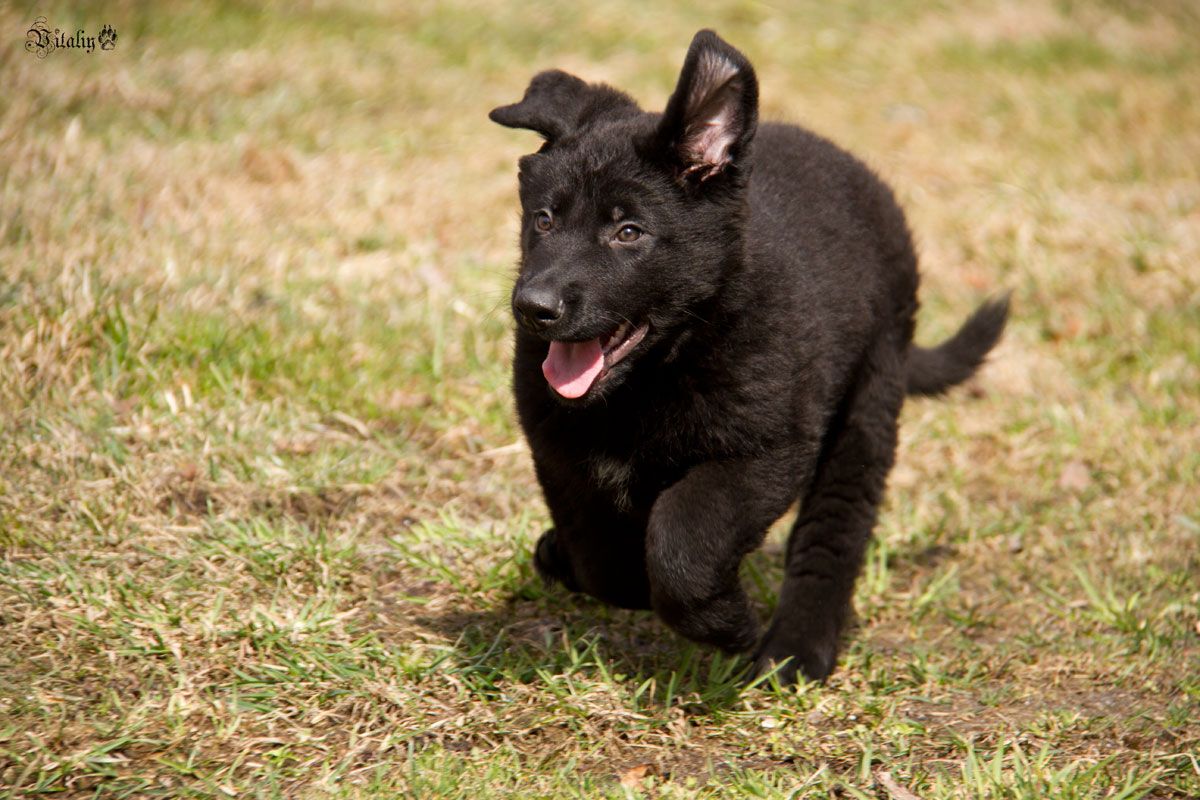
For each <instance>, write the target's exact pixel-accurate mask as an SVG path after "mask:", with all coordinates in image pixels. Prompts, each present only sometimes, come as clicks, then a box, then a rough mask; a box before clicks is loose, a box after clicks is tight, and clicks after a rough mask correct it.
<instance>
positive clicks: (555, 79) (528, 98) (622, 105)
mask: <svg viewBox="0 0 1200 800" xmlns="http://www.w3.org/2000/svg"><path fill="white" fill-rule="evenodd" d="M629 110H633V111H636V110H637V104H636V103H634V102H633V100H631V99H630V98H629V96H628V95H625V94H624V93H622V92H619V91H617V90H616V89H613V88H611V87H609V86H603V85H598V84H588V83H584V82H583V81H581V80H580V79H579V78H576V77H575V76H574V75H568V74H567V73H565V72H563V71H562V70H557V69H552V70H548V71H546V72H541V73H538V74H537V75H535V76H534V78H533V80H532V81H530V82H529V88H528V89H526V90H525V96H524V97H523V98H522V99H521V102H519V103H513V104H512V105H508V106H500V107H499V108H494V109H492V112H491V113H490V114H488V117H489V118H490V119H491V120H492V122H498V123H500V124H501V125H504V126H506V127H509V128H528V129H529V130H531V131H537V132H538V133H540V134H541V135H542V137H543V138H544V139H545V140H546V141H547V143H550V144H553V142H554V141H555V140H557V139H561V138H562V137H563V136H566V135H568V134H570V133H574V132H575V131H577V130H578V129H579V128H581V127H582V126H583V125H585V124H586V123H587V122H589V121H590V120H591V119H592V118H594V117H596V116H599V115H601V114H610V113H614V112H620V111H629Z"/></svg>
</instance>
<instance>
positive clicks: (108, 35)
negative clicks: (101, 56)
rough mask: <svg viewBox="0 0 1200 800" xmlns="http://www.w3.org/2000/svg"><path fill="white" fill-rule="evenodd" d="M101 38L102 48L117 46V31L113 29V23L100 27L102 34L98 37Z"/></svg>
mask: <svg viewBox="0 0 1200 800" xmlns="http://www.w3.org/2000/svg"><path fill="white" fill-rule="evenodd" d="M97 38H99V40H100V49H101V50H112V49H113V48H114V47H116V46H117V32H116V31H115V30H113V27H112V26H111V25H105V26H104V27H103V28H101V29H100V35H99V36H98V37H97Z"/></svg>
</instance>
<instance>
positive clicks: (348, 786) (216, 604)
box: [0, 0, 1200, 800]
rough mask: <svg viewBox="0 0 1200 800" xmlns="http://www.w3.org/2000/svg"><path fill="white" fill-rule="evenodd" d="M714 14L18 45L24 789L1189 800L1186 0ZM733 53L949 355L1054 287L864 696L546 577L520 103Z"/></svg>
mask: <svg viewBox="0 0 1200 800" xmlns="http://www.w3.org/2000/svg"><path fill="white" fill-rule="evenodd" d="M684 5H685V4H668V5H666V6H662V5H659V6H648V5H646V4H633V3H628V2H620V3H617V4H616V5H604V6H588V5H580V4H578V3H565V2H557V1H555V2H550V3H547V4H542V5H541V6H539V7H537V8H536V9H535V8H525V7H522V6H518V5H509V6H496V5H494V4H484V3H475V2H470V1H469V0H458V1H457V2H445V3H434V4H424V5H421V4H411V3H400V4H394V5H389V4H366V5H363V4H358V5H350V4H344V3H333V4H316V5H313V4H299V5H296V4H292V5H287V4H281V3H265V4H244V3H233V2H220V3H205V2H198V1H196V2H179V3H172V4H170V5H169V7H165V6H153V5H150V4H145V3H137V2H113V3H98V4H69V5H68V4H56V5H49V6H45V5H43V6H34V5H30V4H23V5H21V6H20V7H17V8H14V7H10V6H6V7H4V8H3V9H0V29H2V30H4V31H8V34H7V35H9V36H10V38H11V41H12V42H13V43H14V46H12V47H9V48H5V49H0V68H3V71H4V76H5V92H4V99H3V101H0V163H3V164H4V165H5V168H4V169H3V170H0V797H12V798H14V799H15V798H21V800H25V799H26V798H39V797H71V798H75V797H78V798H85V797H86V798H101V797H103V798H108V797H114V798H116V797H122V798H124V797H128V798H135V797H136V798H153V797H163V798H167V797H170V798H214V800H215V799H216V798H229V797H254V798H326V797H331V798H355V799H358V798H364V799H365V798H382V797H388V798H392V797H412V798H430V797H435V798H455V797H464V798H465V797H470V798H500V797H546V798H559V797H563V798H571V797H578V798H585V797H586V798H591V797H611V798H631V797H656V798H742V797H761V798H788V799H789V800H791V799H793V798H795V799H796V800H799V798H809V797H813V798H834V797H837V798H847V797H853V798H875V797H881V796H882V797H888V798H891V800H903V792H904V791H905V790H907V791H909V792H911V793H915V794H916V795H917V796H918V797H920V798H922V800H948V799H950V798H955V799H957V798H971V799H972V800H975V799H979V800H983V799H985V798H986V799H988V800H990V799H991V798H997V799H999V798H1005V799H1006V800H1007V799H1008V798H1012V799H1013V800H1026V799H1027V798H1028V799H1032V798H1055V799H1056V800H1058V799H1059V798H1080V799H1081V800H1082V799H1084V798H1086V799H1088V800H1092V799H1093V798H1094V799H1095V800H1100V799H1101V798H1122V800H1133V799H1134V798H1142V797H1146V798H1155V799H1156V800H1185V799H1187V798H1194V797H1197V796H1200V756H1198V755H1197V754H1198V753H1200V723H1197V720H1198V719H1200V678H1198V677H1197V676H1198V675H1200V555H1198V553H1200V550H1198V549H1197V543H1198V542H1200V480H1197V476H1198V475H1200V267H1198V266H1197V265H1198V264H1200V137H1198V136H1197V133H1196V132H1197V131H1200V88H1198V87H1200V48H1198V46H1197V42H1200V17H1198V16H1197V14H1196V11H1195V9H1194V8H1193V4H1191V3H1188V2H1183V1H1182V0H1180V1H1179V2H1166V3H1154V4H1149V3H1140V2H1119V3H1118V2H1107V1H1106V0H1072V2H1069V3H1055V2H1038V1H1037V0H1028V1H1026V0H1022V2H1020V3H1017V4H1007V5H1004V6H998V5H995V4H990V3H983V2H973V3H967V4H966V5H963V4H946V3H942V4H935V5H930V4H922V3H914V2H907V1H906V0H904V1H898V2H894V3H888V4H885V5H880V4H878V3H858V2H855V3H841V4H828V3H815V2H802V3H799V4H793V5H791V6H788V7H787V9H786V10H784V9H783V8H782V7H774V6H769V5H765V4H761V3H755V2H733V3H704V4H700V5H699V6H697V5H696V4H689V5H687V7H686V8H685V7H684ZM38 15H45V16H46V17H47V18H48V20H49V22H50V24H51V26H52V27H59V28H63V29H67V30H73V29H77V28H82V29H84V30H87V31H89V32H90V33H93V34H94V33H95V32H96V31H98V29H99V28H100V27H101V26H102V25H104V24H111V25H112V26H113V27H114V28H115V29H116V30H117V31H118V34H119V37H120V38H119V40H118V45H117V48H116V49H115V50H114V51H111V52H97V53H93V54H86V53H78V52H71V51H66V50H59V51H55V52H53V53H51V54H50V55H49V56H48V57H47V58H46V59H44V60H39V59H37V58H35V57H34V56H33V55H31V54H30V53H27V52H25V51H24V49H23V45H21V44H20V42H21V41H22V32H23V31H24V30H25V29H26V28H27V26H28V25H29V24H30V23H31V22H32V20H33V19H34V18H35V17H36V16H38ZM702 26H711V27H714V28H716V29H717V30H718V31H719V32H721V33H722V34H723V35H725V36H726V37H727V38H729V39H730V40H731V41H733V42H734V43H735V44H736V45H738V46H739V47H742V48H743V49H744V50H745V51H746V52H747V54H748V55H749V56H750V58H751V59H752V60H753V61H754V63H755V64H756V66H757V67H758V70H759V79H760V84H761V93H762V103H763V110H764V114H765V115H766V116H768V117H773V118H783V119H788V120H792V121H797V122H801V123H803V124H806V125H809V126H811V127H813V128H814V129H816V130H817V131H818V132H820V133H822V134H825V135H828V136H830V137H832V138H833V139H835V140H836V141H838V142H841V143H843V144H845V145H846V146H848V147H851V148H852V149H853V150H854V151H855V152H856V153H858V154H859V155H861V156H862V157H864V158H865V159H866V160H867V161H868V162H869V163H870V164H871V165H872V166H874V167H875V168H876V169H878V170H879V171H880V172H881V173H882V174H883V175H884V177H885V178H886V179H887V180H888V181H889V182H890V183H891V184H892V185H893V186H894V187H895V189H896V191H897V194H898V196H899V197H900V198H901V200H902V202H903V204H904V205H905V207H906V209H907V211H908V214H909V218H910V222H911V225H912V228H913V230H914V231H915V233H916V236H917V239H918V242H919V245H920V250H921V253H922V271H923V275H924V284H923V290H922V301H923V309H922V312H921V316H920V325H919V332H918V336H919V338H920V340H921V341H923V342H929V341H935V340H937V339H938V338H939V337H944V336H946V335H947V334H948V333H950V332H951V331H952V330H953V329H954V328H955V327H956V325H957V324H958V323H959V322H960V321H961V319H962V318H963V317H964V316H965V314H966V313H967V312H968V310H969V309H970V308H971V307H973V304H974V303H976V302H978V300H979V299H980V298H982V297H983V296H985V295H987V294H989V293H995V292H998V291H1002V290H1006V289H1011V290H1013V291H1014V300H1013V308H1014V317H1013V320H1012V324H1011V326H1010V329H1009V332H1008V334H1007V335H1006V338H1005V341H1004V343H1003V344H1002V346H1001V348H1000V350H999V351H998V353H997V354H996V356H995V357H994V358H993V359H992V361H991V363H990V364H989V366H988V367H987V368H986V369H985V370H984V371H983V372H982V373H981V375H980V377H979V378H978V379H976V380H975V381H974V382H973V383H972V384H971V385H970V386H969V387H968V388H967V389H966V390H960V391H958V392H957V393H955V394H954V395H953V396H952V397H951V398H949V400H948V401H927V400H915V401H913V402H911V403H910V404H909V405H908V406H907V407H906V409H905V411H904V416H903V421H902V422H903V434H902V437H903V440H902V444H901V449H900V453H899V457H898V464H897V468H896V470H895V472H894V474H893V476H892V480H891V486H890V489H889V493H888V498H887V501H886V504H885V507H884V509H883V511H882V514H881V519H880V523H879V526H878V529H877V531H876V538H875V541H874V542H873V544H872V546H871V550H870V552H869V554H868V559H867V564H866V566H865V568H864V573H863V577H862V580H861V581H860V583H859V587H858V592H857V597H856V609H857V614H858V624H857V626H856V628H855V630H854V631H853V634H852V636H851V637H850V638H849V639H848V641H847V643H846V647H845V651H844V653H843V656H842V659H841V665H840V667H839V670H838V672H837V673H836V674H835V675H834V677H833V678H832V679H831V680H830V682H829V684H828V685H826V686H809V685H805V686H800V687H787V688H784V687H779V686H778V685H776V684H774V683H772V682H771V681H766V682H764V683H763V684H761V685H759V686H756V687H754V688H751V689H748V690H747V689H743V687H742V679H743V678H742V668H743V667H744V664H743V663H742V662H741V661H739V660H737V659H732V658H728V657H725V656H722V655H720V654H717V653H713V652H711V651H708V650H706V649H704V648H700V647H697V646H694V645H691V644H689V643H687V642H684V641H682V640H680V639H678V638H677V637H675V636H674V635H673V634H671V633H670V632H669V631H668V630H667V629H665V628H664V627H663V626H662V625H661V624H660V623H658V622H657V621H656V620H654V619H653V618H652V617H650V616H649V615H646V614H641V613H633V612H627V611H619V610H614V609H609V608H606V607H603V606H601V605H599V604H596V603H593V602H591V601H589V600H587V599H583V598H576V597H570V596H567V595H566V594H564V593H563V592H561V591H560V590H558V589H554V588H548V587H546V586H543V585H542V583H541V581H540V580H539V579H538V578H537V577H536V576H535V574H534V572H533V570H532V567H531V564H530V558H529V549H530V546H531V544H532V543H533V542H534V541H535V540H536V537H537V535H538V534H539V533H540V532H541V531H542V529H543V528H544V527H545V525H546V524H547V515H546V511H545V508H544V506H543V505H542V502H541V499H540V496H539V493H538V489H537V485H536V481H535V479H534V476H533V471H532V467H531V464H530V460H529V457H528V454H527V452H526V451H525V449H524V447H523V445H522V444H521V443H520V434H519V431H518V428H517V425H516V422H515V418H514V414H513V408H512V403H511V399H510V397H509V389H508V384H509V372H508V369H509V367H508V359H509V356H510V352H511V350H510V348H511V345H510V341H509V326H510V320H509V315H508V313H507V311H506V308H507V292H508V282H509V280H510V278H511V274H512V269H513V263H514V261H515V258H516V236H515V227H514V219H515V212H516V198H515V183H516V181H515V160H516V157H517V156H518V155H520V154H522V153H524V152H528V151H529V150H531V149H532V148H534V147H535V146H536V141H535V138H534V137H533V136H532V135H531V134H528V133H527V132H526V133H522V132H514V131H507V130H505V129H502V128H499V127H497V126H494V125H492V124H490V123H489V122H488V121H487V119H486V113H487V111H488V110H489V109H490V108H492V107H493V106H496V105H499V104H502V103H506V102H511V101H513V100H514V99H516V98H518V97H519V96H520V94H521V92H522V91H523V90H524V87H525V85H526V82H527V81H528V79H529V77H530V76H531V75H532V74H534V73H535V72H536V71H538V70H541V69H545V68H549V67H552V66H558V67H563V68H566V69H569V70H571V71H574V72H577V73H579V74H581V75H582V76H583V77H585V78H588V79H592V80H603V81H607V82H610V83H612V84H614V85H617V86H619V87H622V88H625V89H628V90H629V91H631V92H632V93H634V95H635V96H636V97H638V98H639V100H641V101H643V102H644V104H645V105H646V106H647V107H648V108H661V106H662V104H663V102H664V101H665V98H666V96H667V94H668V93H669V91H670V90H671V88H672V87H673V85H674V81H675V77H676V74H677V70H678V67H679V64H680V62H681V60H682V56H683V52H684V50H685V48H686V45H687V42H688V41H689V39H690V37H691V35H692V34H693V33H694V31H695V30H696V29H697V28H699V27H702ZM785 531H786V525H785V524H782V523H781V524H780V525H778V526H777V527H776V529H775V530H774V531H773V532H772V534H771V536H770V537H769V538H768V541H767V543H766V545H765V546H764V548H763V549H762V550H761V551H760V552H759V553H756V554H754V555H753V556H752V557H751V558H750V559H748V561H747V564H746V565H745V569H744V573H743V575H744V580H745V582H746V584H747V586H748V587H749V588H750V589H751V592H752V594H753V596H754V597H755V598H756V600H757V601H758V603H759V604H760V607H761V610H762V612H763V614H764V616H765V615H766V614H767V613H769V612H770V610H771V609H772V608H773V606H774V603H775V589H776V587H777V585H778V583H779V579H780V570H781V565H780V560H781V551H782V540H783V537H784V535H785Z"/></svg>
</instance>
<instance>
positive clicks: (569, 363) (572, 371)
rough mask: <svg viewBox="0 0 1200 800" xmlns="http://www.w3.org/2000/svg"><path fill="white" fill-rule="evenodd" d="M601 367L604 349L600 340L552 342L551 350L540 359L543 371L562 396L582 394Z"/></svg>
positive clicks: (602, 366)
mask: <svg viewBox="0 0 1200 800" xmlns="http://www.w3.org/2000/svg"><path fill="white" fill-rule="evenodd" d="M602 369H604V351H603V350H602V349H601V348H600V340H599V339H592V340H591V341H588V342H551V343H550V353H549V354H548V355H547V356H546V360H545V361H543V362H542V374H543V375H545V376H546V380H547V381H549V382H550V385H551V386H553V387H554V391H556V392H558V393H559V394H561V395H562V396H563V397H569V398H576V397H583V395H584V394H586V393H587V390H588V389H589V388H591V385H592V383H593V382H594V381H595V380H596V377H597V376H599V374H600V370H602Z"/></svg>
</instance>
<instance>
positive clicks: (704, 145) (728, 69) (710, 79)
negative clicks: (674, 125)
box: [682, 52, 738, 179]
mask: <svg viewBox="0 0 1200 800" xmlns="http://www.w3.org/2000/svg"><path fill="white" fill-rule="evenodd" d="M737 75H738V68H737V66H735V65H734V64H733V63H732V62H731V61H729V60H728V59H726V58H725V57H724V56H721V55H720V54H718V53H713V52H707V53H704V54H703V55H702V56H701V57H700V63H699V64H698V65H697V70H696V76H695V79H694V82H693V83H692V87H691V91H690V92H689V94H688V107H689V108H690V109H692V113H693V114H694V116H693V117H692V119H690V120H689V121H688V126H687V134H686V136H685V137H684V141H683V142H682V144H683V149H684V151H685V153H686V155H687V158H688V160H689V161H690V162H691V166H689V167H688V170H687V171H688V172H689V173H690V172H697V171H701V170H703V175H702V179H704V178H708V177H711V176H712V175H715V174H717V173H718V172H720V171H721V169H722V168H723V167H725V166H726V165H727V164H728V163H729V162H730V156H729V148H730V147H731V146H732V145H733V143H734V142H735V141H736V140H737V135H738V131H737V129H736V126H737V119H736V113H737V111H736V107H735V104H736V102H737V95H736V93H735V92H732V91H730V88H731V87H730V85H729V84H730V82H732V81H733V79H734V78H735V77H737Z"/></svg>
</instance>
